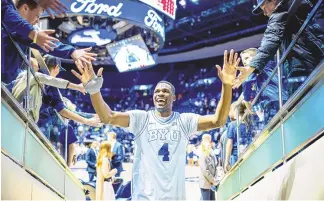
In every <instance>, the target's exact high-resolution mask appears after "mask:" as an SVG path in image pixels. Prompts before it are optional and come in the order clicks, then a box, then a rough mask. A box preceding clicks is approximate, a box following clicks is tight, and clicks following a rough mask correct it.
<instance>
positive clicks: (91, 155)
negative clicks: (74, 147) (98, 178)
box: [85, 141, 99, 182]
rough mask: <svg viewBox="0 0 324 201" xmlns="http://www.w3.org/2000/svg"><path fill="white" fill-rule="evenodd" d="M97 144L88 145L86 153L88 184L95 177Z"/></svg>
mask: <svg viewBox="0 0 324 201" xmlns="http://www.w3.org/2000/svg"><path fill="white" fill-rule="evenodd" d="M98 146H99V143H98V142H97V141H93V142H92V143H91V145H90V148H89V149H88V151H87V153H86V160H85V161H86V163H87V164H88V167H87V172H88V174H89V182H91V181H93V179H94V176H95V175H96V163H97V157H98V151H97V147H98Z"/></svg>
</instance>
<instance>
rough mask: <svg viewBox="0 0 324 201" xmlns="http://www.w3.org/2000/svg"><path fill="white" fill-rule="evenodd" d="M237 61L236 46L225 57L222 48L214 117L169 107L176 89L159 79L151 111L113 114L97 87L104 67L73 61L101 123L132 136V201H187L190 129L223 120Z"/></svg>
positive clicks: (218, 124)
mask: <svg viewBox="0 0 324 201" xmlns="http://www.w3.org/2000/svg"><path fill="white" fill-rule="evenodd" d="M239 62H240V59H239V58H238V55H237V53H236V54H234V50H231V52H230V55H229V57H228V53H227V50H226V51H225V52H224V66H223V70H222V69H221V67H220V66H218V65H217V66H216V67H217V69H218V76H219V78H220V79H221V81H222V83H223V84H222V85H223V86H222V96H221V99H220V101H219V105H218V107H217V109H216V113H215V114H214V115H206V116H200V115H198V114H193V113H183V114H179V113H178V112H173V111H172V103H173V101H175V100H176V96H175V88H174V86H173V85H172V84H171V83H169V82H167V81H160V82H159V83H158V84H157V85H156V87H155V90H154V95H153V102H154V106H155V110H152V111H141V110H133V111H128V112H115V111H112V110H111V109H110V107H109V106H108V105H107V104H106V103H105V102H104V100H103V98H102V96H101V93H100V88H101V86H102V83H103V78H102V77H101V75H102V71H103V68H101V69H99V71H98V74H97V76H96V75H95V73H94V71H93V68H92V66H91V64H89V65H86V64H84V65H86V67H85V68H82V67H81V65H80V64H79V63H78V62H76V64H77V66H78V69H79V71H80V73H81V75H80V74H79V73H77V72H75V71H74V70H72V73H73V74H74V75H75V76H76V77H78V78H79V79H80V80H81V81H82V83H84V85H85V89H86V90H87V92H88V93H89V94H90V95H91V101H92V105H93V107H94V108H95V110H96V112H97V114H98V115H99V117H100V119H101V121H102V122H103V123H106V124H111V125H114V126H119V127H124V128H128V130H129V131H130V132H131V133H133V134H135V143H136V149H135V154H134V166H133V178H132V184H133V185H132V199H133V200H185V199H186V198H185V195H186V193H185V161H186V158H185V157H186V146H187V142H188V139H189V137H190V135H191V134H192V133H195V132H196V131H202V130H211V129H215V128H217V127H221V126H223V125H224V124H225V122H226V120H227V116H228V113H229V109H230V104H231V100H232V89H231V88H232V87H231V86H232V81H233V80H234V79H235V77H236V67H237V65H238V64H239Z"/></svg>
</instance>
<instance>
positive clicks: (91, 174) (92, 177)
mask: <svg viewBox="0 0 324 201" xmlns="http://www.w3.org/2000/svg"><path fill="white" fill-rule="evenodd" d="M88 174H89V182H90V181H93V179H94V176H95V174H96V173H95V172H88Z"/></svg>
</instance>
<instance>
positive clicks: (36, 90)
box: [12, 58, 85, 123]
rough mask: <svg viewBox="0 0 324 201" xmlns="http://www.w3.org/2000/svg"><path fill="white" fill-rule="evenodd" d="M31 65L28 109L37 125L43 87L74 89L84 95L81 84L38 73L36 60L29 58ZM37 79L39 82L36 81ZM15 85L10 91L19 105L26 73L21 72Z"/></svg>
mask: <svg viewBox="0 0 324 201" xmlns="http://www.w3.org/2000/svg"><path fill="white" fill-rule="evenodd" d="M31 64H32V67H33V69H34V71H35V76H36V78H35V77H34V76H32V77H31V79H30V80H29V81H30V103H29V105H30V108H31V111H30V112H31V117H32V118H33V119H34V121H35V122H36V123H37V122H38V120H39V111H40V108H41V106H42V96H43V95H42V89H43V88H44V85H48V86H53V87H57V88H61V89H67V88H69V89H74V90H78V91H80V92H82V93H85V89H84V87H83V85H82V84H79V85H77V84H74V83H71V82H69V81H67V80H64V79H60V78H55V77H53V76H49V75H46V74H43V73H39V72H38V70H39V66H38V62H37V60H36V59H34V58H31ZM36 79H38V80H39V81H40V82H39V83H38V82H37V81H36ZM14 82H15V85H14V87H13V89H12V94H13V96H14V97H15V98H16V99H17V101H18V102H19V103H22V102H23V99H24V97H25V95H26V87H27V71H26V70H25V71H23V72H21V73H20V74H19V75H18V77H17V79H16V80H15V81H14Z"/></svg>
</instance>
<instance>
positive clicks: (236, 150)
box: [224, 104, 252, 171]
mask: <svg viewBox="0 0 324 201" xmlns="http://www.w3.org/2000/svg"><path fill="white" fill-rule="evenodd" d="M233 109H234V112H231V113H230V114H236V111H238V112H239V120H240V121H241V122H242V123H241V124H240V125H239V131H240V136H239V140H238V133H237V121H236V116H232V117H231V119H234V121H232V122H231V123H230V124H229V125H228V131H227V142H226V151H225V162H224V169H225V171H229V170H230V169H231V167H232V166H233V165H234V164H235V163H236V161H237V159H238V156H239V154H240V153H242V152H243V151H244V150H245V149H246V148H247V147H248V146H249V145H250V143H251V142H252V131H251V123H250V122H249V120H248V116H247V117H246V118H245V119H242V118H243V115H244V112H245V110H246V107H245V105H243V104H239V105H238V106H237V107H236V108H234V107H232V110H233ZM238 143H239V144H238Z"/></svg>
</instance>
